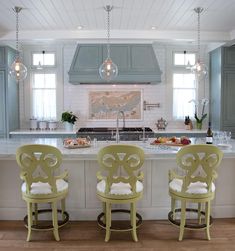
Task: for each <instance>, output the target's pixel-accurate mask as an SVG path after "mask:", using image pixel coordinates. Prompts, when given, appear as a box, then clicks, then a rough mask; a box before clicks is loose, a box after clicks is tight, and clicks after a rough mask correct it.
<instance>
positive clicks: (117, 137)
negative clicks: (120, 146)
mask: <svg viewBox="0 0 235 251" xmlns="http://www.w3.org/2000/svg"><path fill="white" fill-rule="evenodd" d="M119 114H121V115H122V122H123V128H125V114H124V111H118V112H117V121H116V122H117V123H116V143H118V142H119V140H120V135H119Z"/></svg>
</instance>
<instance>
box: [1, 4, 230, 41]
mask: <svg viewBox="0 0 235 251" xmlns="http://www.w3.org/2000/svg"><path fill="white" fill-rule="evenodd" d="M107 4H110V5H113V6H114V9H113V10H112V12H111V39H113V41H119V40H125V39H127V40H128V39H129V40H139V41H144V40H152V41H170V40H171V41H188V42H190V41H195V40H196V38H197V36H196V29H197V14H196V13H195V12H194V11H193V8H195V7H199V6H200V7H203V8H204V12H203V13H202V14H201V31H202V32H201V37H202V41H204V42H229V41H233V39H234V38H235V18H234V13H235V0H109V1H108V0H7V1H6V0H0V13H1V15H0V41H7V40H14V39H15V13H14V12H13V10H12V8H14V6H20V7H23V8H25V9H24V10H22V11H21V12H20V14H19V17H20V39H21V40H23V41H30V40H32V41H33V40H35V41H36V40H69V39H70V40H87V41H94V40H98V41H103V40H105V38H106V17H107V14H106V12H105V11H104V9H103V6H105V5H107ZM79 25H82V26H83V27H84V29H82V30H78V29H77V27H78V26H79ZM152 26H155V27H156V29H155V30H152V29H151V27H152Z"/></svg>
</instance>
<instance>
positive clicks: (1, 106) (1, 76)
mask: <svg viewBox="0 0 235 251" xmlns="http://www.w3.org/2000/svg"><path fill="white" fill-rule="evenodd" d="M5 88H6V86H5V71H0V137H5V134H6V106H5V103H6V96H5V93H6V90H5Z"/></svg>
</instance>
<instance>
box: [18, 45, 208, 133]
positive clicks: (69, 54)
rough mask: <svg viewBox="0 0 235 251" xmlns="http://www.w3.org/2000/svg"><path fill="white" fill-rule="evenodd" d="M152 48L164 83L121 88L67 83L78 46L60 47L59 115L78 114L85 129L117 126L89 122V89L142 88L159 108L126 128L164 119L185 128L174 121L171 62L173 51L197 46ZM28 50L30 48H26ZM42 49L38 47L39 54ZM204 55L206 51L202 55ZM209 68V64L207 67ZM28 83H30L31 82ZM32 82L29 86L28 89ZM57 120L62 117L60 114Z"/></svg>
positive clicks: (202, 91)
mask: <svg viewBox="0 0 235 251" xmlns="http://www.w3.org/2000/svg"><path fill="white" fill-rule="evenodd" d="M153 47H154V50H155V53H156V56H157V59H158V62H159V66H160V69H161V70H162V72H163V74H162V83H160V84H157V85H120V86H112V85H109V86H108V87H107V85H72V84H70V83H69V82H68V71H69V68H70V65H71V62H72V59H73V55H74V52H75V49H76V44H74V43H73V44H72V43H70V44H65V45H63V46H61V47H60V48H61V50H62V53H61V54H62V59H61V62H60V64H62V69H63V72H62V73H60V74H61V77H62V78H63V83H62V85H63V100H61V101H60V103H63V106H62V108H59V114H61V112H62V111H63V110H71V111H73V112H75V113H76V114H78V115H79V121H78V124H77V125H76V126H77V127H84V126H87V127H88V126H90V127H92V126H114V125H115V124H114V123H115V121H114V120H112V121H91V120H88V93H89V91H90V90H93V91H94V90H123V89H129V90H133V88H134V89H138V90H139V89H141V90H142V93H143V101H144V100H146V101H147V102H148V103H160V108H152V109H150V110H147V111H144V112H143V119H142V120H140V121H135V122H133V121H127V123H126V126H143V125H145V126H150V127H153V128H154V127H155V123H156V121H157V120H158V119H160V118H161V117H163V118H164V119H166V120H167V121H168V122H169V124H168V128H183V127H184V124H183V121H172V85H171V83H172V80H171V63H172V55H173V54H172V53H173V51H180V52H183V51H184V50H187V51H195V46H192V45H187V46H182V45H165V44H162V43H153ZM25 50H26V51H27V50H28V48H25ZM41 50H42V47H39V51H41ZM201 54H202V55H204V54H205V51H204V52H203V53H201ZM207 65H208V64H207ZM28 81H29V80H28ZM27 85H28V86H29V83H28V84H27V83H26V86H27ZM207 86H208V85H207V81H206V83H205V85H204V84H202V85H201V86H199V98H202V97H205V96H206V97H208V93H209V92H208V87H207ZM27 91H28V90H27V89H26V90H22V88H21V96H20V102H21V110H20V112H21V114H20V115H21V127H22V128H27V127H28V119H29V118H30V114H29V113H28V112H26V111H25V110H24V109H22V107H29V105H28V104H24V103H25V96H27ZM58 120H60V116H59V115H58Z"/></svg>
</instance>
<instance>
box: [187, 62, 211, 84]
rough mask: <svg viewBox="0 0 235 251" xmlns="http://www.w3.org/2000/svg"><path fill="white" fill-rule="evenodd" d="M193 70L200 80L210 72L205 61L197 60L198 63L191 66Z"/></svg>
mask: <svg viewBox="0 0 235 251" xmlns="http://www.w3.org/2000/svg"><path fill="white" fill-rule="evenodd" d="M191 71H192V73H194V74H195V77H196V78H197V79H198V80H203V79H205V77H206V75H207V73H208V68H207V66H206V64H204V63H203V62H200V61H197V62H196V64H195V65H193V66H192V67H191Z"/></svg>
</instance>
